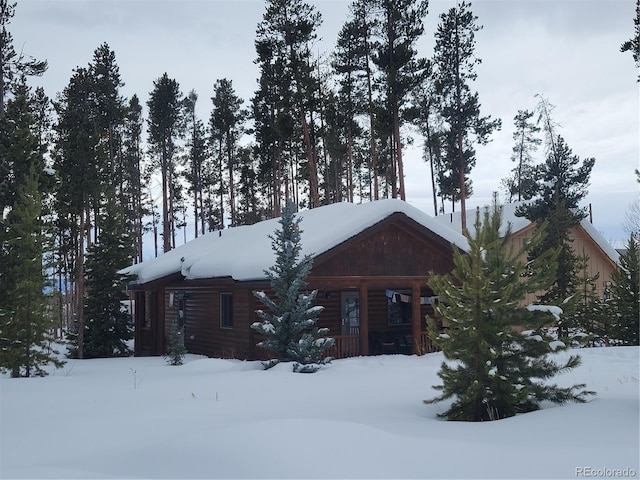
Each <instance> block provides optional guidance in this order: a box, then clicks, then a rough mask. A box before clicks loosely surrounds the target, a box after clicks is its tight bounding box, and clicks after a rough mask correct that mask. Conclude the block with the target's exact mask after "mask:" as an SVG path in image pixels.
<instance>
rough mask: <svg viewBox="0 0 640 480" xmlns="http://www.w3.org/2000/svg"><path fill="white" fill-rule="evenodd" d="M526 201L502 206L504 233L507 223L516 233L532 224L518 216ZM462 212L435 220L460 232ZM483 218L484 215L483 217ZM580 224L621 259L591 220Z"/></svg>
mask: <svg viewBox="0 0 640 480" xmlns="http://www.w3.org/2000/svg"><path fill="white" fill-rule="evenodd" d="M524 203H525V202H514V203H506V204H504V205H503V206H502V207H503V209H502V225H501V226H500V233H502V234H504V233H505V231H506V228H507V225H508V224H509V223H510V224H511V232H513V233H516V232H519V231H520V230H522V229H523V228H526V227H527V226H529V225H530V224H531V222H530V221H529V220H527V219H526V218H525V217H517V216H516V209H517V208H518V207H519V206H520V205H523V204H524ZM483 213H484V208H481V209H480V215H483ZM466 216H467V228H469V230H471V228H472V227H473V225H474V223H475V221H476V209H475V208H472V209H469V210H467V215H466ZM460 217H461V213H460V212H455V213H448V214H445V215H438V216H437V217H435V220H437V221H438V222H440V223H442V224H443V225H447V226H448V227H450V228H453V229H454V230H455V231H456V232H458V233H460V232H461V231H462V226H461V222H460ZM481 218H482V217H481ZM580 226H581V227H582V228H583V229H584V230H585V231H586V232H587V234H588V235H589V236H590V237H591V238H592V239H593V241H594V242H595V243H596V244H597V245H598V246H599V247H600V248H601V249H602V251H603V252H604V253H605V254H606V255H607V256H608V257H609V258H610V259H611V260H612V261H613V262H615V263H618V261H619V259H620V255H619V254H618V252H617V251H616V249H615V248H613V246H611V244H610V243H609V242H607V241H606V240H605V238H604V237H603V236H602V235H601V234H600V232H598V230H597V229H596V227H594V226H593V224H592V223H591V222H589V220H588V219H587V218H585V219H583V220H582V221H581V222H580Z"/></svg>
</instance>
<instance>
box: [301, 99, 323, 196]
mask: <svg viewBox="0 0 640 480" xmlns="http://www.w3.org/2000/svg"><path fill="white" fill-rule="evenodd" d="M300 121H301V122H302V133H303V135H304V144H305V148H306V152H307V161H308V162H309V201H310V204H311V205H310V207H311V208H315V207H319V206H320V195H319V192H318V169H317V167H316V161H315V158H314V155H313V148H312V146H311V137H310V136H309V125H308V124H307V116H306V115H305V114H304V110H303V109H302V107H300Z"/></svg>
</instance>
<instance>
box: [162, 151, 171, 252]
mask: <svg viewBox="0 0 640 480" xmlns="http://www.w3.org/2000/svg"><path fill="white" fill-rule="evenodd" d="M166 148H167V147H166V145H163V147H162V251H163V252H168V251H169V250H171V243H170V237H171V231H170V227H169V188H168V187H169V186H168V183H169V182H168V175H169V172H168V168H169V165H168V159H167V151H166Z"/></svg>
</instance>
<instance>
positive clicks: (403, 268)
mask: <svg viewBox="0 0 640 480" xmlns="http://www.w3.org/2000/svg"><path fill="white" fill-rule="evenodd" d="M452 266H453V265H452V257H451V247H450V246H449V244H447V243H446V242H445V241H444V240H443V239H441V238H440V237H437V236H436V235H435V234H433V233H431V232H430V231H429V230H427V229H425V228H424V227H422V226H420V225H418V224H417V223H415V222H414V221H413V220H410V219H409V218H407V217H406V216H404V215H399V216H392V217H389V218H388V219H386V220H384V221H382V222H380V223H379V224H378V225H376V226H375V227H372V228H371V229H369V230H366V231H365V232H363V233H362V234H360V235H357V236H356V237H354V238H352V239H351V240H349V241H348V242H346V243H344V244H341V245H339V246H337V247H335V248H334V249H332V250H330V251H329V252H326V253H325V254H322V255H319V256H318V258H317V259H316V261H315V263H314V267H313V270H312V272H311V275H310V277H311V278H312V277H314V276H320V277H328V276H367V277H376V276H387V277H388V276H400V277H408V276H423V277H424V276H426V275H428V274H429V272H430V271H434V272H436V273H446V272H449V271H451V268H452Z"/></svg>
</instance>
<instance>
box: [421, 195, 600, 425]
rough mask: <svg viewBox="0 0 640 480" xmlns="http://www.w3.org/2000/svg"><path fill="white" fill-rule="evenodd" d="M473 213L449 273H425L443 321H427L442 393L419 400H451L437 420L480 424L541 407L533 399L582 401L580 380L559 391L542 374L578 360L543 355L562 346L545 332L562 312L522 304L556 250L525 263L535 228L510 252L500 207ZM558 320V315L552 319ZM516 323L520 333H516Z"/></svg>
mask: <svg viewBox="0 0 640 480" xmlns="http://www.w3.org/2000/svg"><path fill="white" fill-rule="evenodd" d="M480 218H481V217H480V212H478V213H477V214H476V221H475V233H474V235H473V236H472V235H471V234H469V233H467V234H466V236H467V240H468V241H469V248H470V249H469V252H468V254H465V253H462V252H460V251H459V250H457V249H454V263H455V268H454V270H453V272H452V273H451V274H448V275H444V276H439V275H432V279H431V281H430V282H429V285H430V286H431V288H432V289H433V291H434V292H435V293H436V294H437V295H438V297H439V303H437V304H436V305H434V308H435V312H436V314H437V316H438V317H440V319H441V320H443V321H444V323H445V324H446V325H447V326H448V327H447V330H446V332H441V331H439V330H438V327H437V323H436V322H435V320H434V319H433V318H428V328H429V335H430V337H431V338H432V341H433V342H434V343H435V344H436V346H438V347H440V348H441V349H442V352H443V353H444V356H445V358H446V359H447V360H448V361H450V362H451V363H449V362H446V361H445V362H443V363H442V365H441V368H440V371H439V372H438V376H439V377H440V378H441V379H442V385H437V386H434V388H435V389H436V390H438V391H440V392H441V394H440V395H439V396H438V397H436V398H433V399H430V400H425V403H427V404H430V403H436V402H440V401H443V400H447V399H449V398H454V401H453V403H452V404H451V406H450V407H449V408H448V410H447V411H445V412H444V413H441V414H440V416H441V417H446V418H447V419H448V420H461V421H473V422H477V421H484V420H496V419H500V418H506V417H511V416H513V415H516V414H517V413H523V412H529V411H532V410H537V409H539V408H540V403H541V402H542V401H544V400H549V401H551V402H554V403H561V404H562V403H565V402H567V401H575V402H584V401H585V396H587V395H590V394H593V392H589V391H586V390H583V389H584V387H585V385H573V386H571V387H567V388H561V387H558V386H557V385H553V384H548V383H547V382H546V380H547V379H549V378H551V377H553V376H555V375H556V374H558V373H560V372H564V371H567V370H570V369H572V368H575V367H577V366H578V365H579V364H580V357H579V356H578V355H571V356H570V357H569V358H568V360H566V361H565V362H564V363H557V362H556V361H554V359H552V358H550V357H549V354H553V353H555V352H559V351H561V350H566V349H567V346H566V345H565V344H564V343H563V342H561V341H558V340H555V339H554V338H552V337H551V336H549V335H548V334H547V333H546V329H545V326H546V325H547V324H549V323H552V322H553V321H554V317H557V316H558V315H559V314H560V312H561V309H560V308H559V307H552V306H545V305H530V306H528V307H522V306H521V302H522V301H523V300H524V298H525V296H526V294H527V293H534V292H537V291H540V290H544V289H545V288H548V286H549V285H550V283H551V282H552V281H553V277H554V270H555V255H556V254H555V251H547V252H546V253H544V254H542V255H539V256H538V257H537V258H536V259H535V260H533V261H531V262H528V263H527V264H524V263H523V262H522V260H521V259H524V258H526V257H527V250H528V249H530V248H532V247H533V246H535V244H536V242H538V241H539V235H541V234H542V233H541V232H538V234H537V235H536V236H535V237H534V238H533V239H532V241H531V242H528V243H525V245H524V247H523V249H522V250H520V251H516V250H515V248H514V247H513V244H512V240H511V227H510V226H509V227H508V228H507V231H506V233H505V234H504V235H503V236H501V235H500V225H501V221H502V208H501V207H498V206H495V207H494V209H493V212H491V213H490V212H489V210H488V209H487V210H486V211H485V213H484V221H481V220H480ZM556 320H557V318H556ZM520 328H523V329H524V330H523V331H520Z"/></svg>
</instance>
